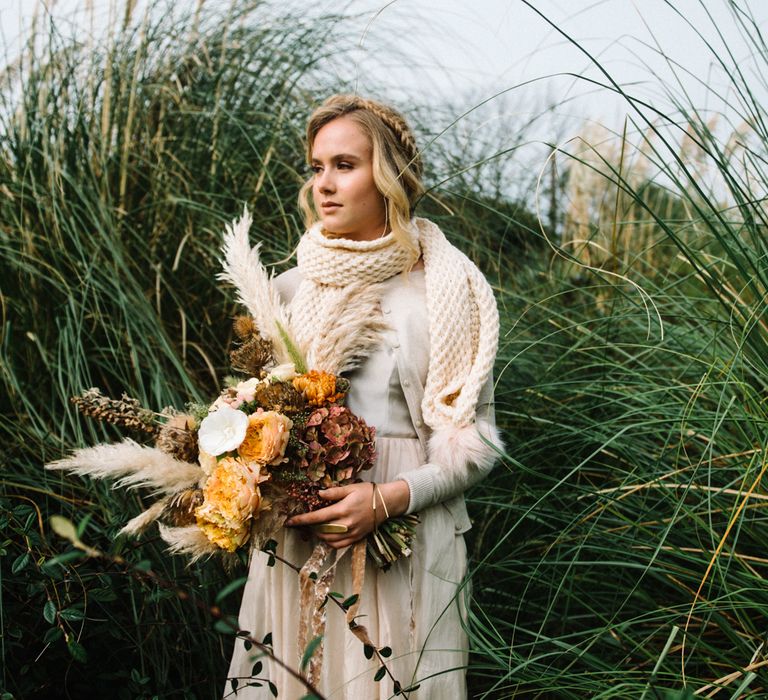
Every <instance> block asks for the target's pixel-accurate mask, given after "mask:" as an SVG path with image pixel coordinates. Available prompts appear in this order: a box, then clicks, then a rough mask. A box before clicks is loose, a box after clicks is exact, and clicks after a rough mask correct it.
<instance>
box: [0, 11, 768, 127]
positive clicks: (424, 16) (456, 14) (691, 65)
mask: <svg viewBox="0 0 768 700" xmlns="http://www.w3.org/2000/svg"><path fill="white" fill-rule="evenodd" d="M110 1H112V2H113V1H114V0H86V1H83V0H58V2H41V1H40V0H38V1H37V2H35V0H0V29H1V30H2V34H1V35H0V42H3V43H4V44H5V49H6V51H5V53H6V54H7V53H8V51H10V52H12V51H13V48H14V47H15V46H17V45H18V37H19V36H20V35H24V33H25V30H24V28H25V27H26V26H28V25H29V22H30V19H31V16H32V14H33V12H34V11H35V8H37V11H38V12H40V11H41V10H44V8H48V11H50V12H52V13H53V14H54V15H56V16H60V17H66V16H71V15H72V13H73V11H75V10H76V9H77V8H80V11H81V12H82V10H83V8H84V7H88V6H90V5H91V4H93V5H94V7H95V8H96V10H97V16H101V17H103V18H104V19H106V15H107V13H108V8H109V5H110ZM227 1H228V0H218V4H221V5H224V4H226V2H227ZM145 2H146V0H145ZM185 2H186V3H187V4H188V5H189V6H194V5H196V3H197V0H177V3H176V4H177V5H181V4H184V3H185ZM290 3H291V0H286V2H283V3H281V4H282V5H285V4H290ZM141 4H142V2H141V0H139V6H141ZM206 4H208V5H215V4H217V0H207V3H206ZM299 4H300V6H303V7H306V8H307V11H308V12H323V11H328V10H333V11H337V10H338V9H339V7H346V9H347V11H348V12H349V13H350V14H352V15H356V19H355V20H353V21H350V22H349V23H348V24H347V25H345V37H344V39H345V40H346V41H352V42H354V43H356V44H358V45H360V46H361V50H360V51H358V52H356V53H354V54H353V55H354V56H355V60H354V61H352V62H350V63H348V64H347V65H345V66H343V67H341V68H340V67H336V70H337V71H338V72H339V75H340V77H341V78H343V79H344V80H347V81H349V82H350V83H352V84H354V85H357V86H358V87H359V88H360V89H365V88H367V87H368V86H369V85H371V86H372V85H380V84H381V83H382V82H384V83H388V84H389V89H390V90H391V91H392V92H400V93H401V94H402V95H403V96H404V97H405V96H408V95H418V96H420V97H426V98H427V99H434V100H440V99H444V98H449V99H450V100H452V101H455V103H456V104H457V105H461V104H466V105H468V106H470V105H472V104H476V103H477V102H479V101H482V100H486V99H489V98H492V97H493V95H495V94H497V93H503V94H504V95H505V96H506V98H505V99H506V102H507V103H518V106H519V108H521V109H524V105H525V104H527V105H529V106H531V107H532V108H533V107H534V105H535V104H536V103H537V102H540V101H541V100H551V101H554V102H557V103H559V104H560V108H559V109H560V112H561V113H562V114H565V115H568V114H573V115H575V116H579V117H583V118H588V119H592V118H594V119H598V120H605V119H608V120H618V119H620V117H621V115H622V113H623V111H626V105H625V104H624V103H623V101H622V100H621V99H618V98H615V97H613V96H612V95H611V93H610V91H608V90H601V89H597V88H595V87H593V86H590V85H589V84H588V83H586V82H585V81H583V80H578V79H575V78H572V77H566V76H563V74H566V73H578V74H583V75H586V76H589V77H593V78H596V79H599V80H601V81H602V82H604V80H605V79H604V77H603V76H601V75H600V73H599V72H598V71H597V70H596V69H595V67H594V65H593V62H592V61H591V60H590V58H589V57H588V56H587V55H585V53H584V52H583V51H581V50H580V49H579V48H577V47H575V46H574V45H573V44H572V43H571V42H569V41H568V39H567V38H566V37H564V36H563V35H562V34H561V33H560V32H558V31H557V30H555V29H554V28H553V27H552V26H551V25H550V24H549V23H548V21H547V19H549V20H550V21H552V22H553V23H554V24H556V25H557V27H558V28H559V29H561V30H562V31H563V32H565V33H567V34H569V35H570V36H571V37H573V38H574V39H575V40H577V41H578V42H580V43H581V44H582V46H583V48H584V49H585V50H587V51H589V52H590V53H591V54H592V55H593V56H594V57H595V58H597V59H598V60H599V61H600V62H601V63H602V64H603V65H604V66H605V67H606V68H607V69H608V70H609V71H610V72H611V73H613V74H614V75H615V76H616V77H617V79H618V80H620V82H622V84H625V85H631V86H632V90H633V91H635V92H637V93H638V94H640V95H642V96H646V97H648V96H650V97H653V98H654V99H659V98H660V90H659V89H658V87H656V86H657V85H658V82H659V81H658V79H657V78H655V77H654V76H653V75H652V72H651V71H655V72H657V73H659V74H661V75H664V76H665V77H666V81H667V83H668V84H673V83H674V80H672V79H670V78H669V76H670V70H669V67H668V65H665V63H666V62H665V60H664V59H663V58H661V57H660V56H659V54H658V50H659V49H661V51H663V53H664V54H665V55H666V56H667V57H668V58H671V59H672V60H673V61H676V62H678V63H679V69H678V72H679V73H680V74H681V75H682V76H683V79H684V84H685V87H686V89H687V90H689V91H691V94H692V95H693V96H694V97H695V99H696V100H697V101H698V104H699V106H701V107H702V108H704V107H707V106H708V105H707V102H708V101H709V102H711V101H712V96H711V95H707V90H706V89H704V88H703V87H702V86H701V85H700V84H699V80H700V79H703V80H710V81H714V82H715V84H717V82H718V80H719V78H718V76H717V75H716V72H713V68H712V64H713V53H712V51H711V50H709V49H707V48H706V46H705V44H704V42H703V40H702V38H700V37H698V36H697V35H696V32H695V31H694V30H693V29H692V28H691V27H689V26H688V25H687V22H688V21H690V22H691V23H692V24H693V26H695V27H696V28H697V30H698V31H699V32H701V33H702V34H704V36H705V38H706V39H708V40H710V41H713V42H714V43H715V48H716V49H718V48H720V47H721V45H722V43H723V42H722V41H721V40H720V39H718V37H717V31H718V30H720V31H721V32H722V33H723V38H724V40H725V42H726V43H727V44H728V46H729V47H731V48H732V50H733V51H734V53H735V55H736V56H739V54H744V55H747V54H748V53H749V48H748V47H747V46H746V45H745V44H744V42H743V40H742V39H741V37H740V36H739V33H738V31H737V30H736V26H735V23H734V21H733V19H732V15H731V11H730V10H729V9H728V3H727V2H726V1H725V0H674V2H667V1H665V0H642V2H635V1H633V0H530V2H529V3H526V2H523V0H347V3H346V5H344V4H342V5H338V4H334V5H330V4H328V3H322V2H320V3H314V4H312V3H308V2H306V0H301V2H300V3H299ZM741 5H742V6H743V7H744V8H746V9H747V11H748V12H750V13H752V14H753V15H754V18H755V20H756V21H757V23H758V24H759V25H761V26H762V27H763V29H764V30H765V29H768V1H766V0H741ZM673 8H676V9H677V11H675V9H673ZM537 10H538V13H537ZM99 13H100V15H99ZM539 13H541V14H539ZM707 14H710V15H711V17H708V16H707ZM542 15H543V16H542ZM86 24H87V23H85V22H82V21H81V22H78V23H77V25H76V26H77V27H78V29H77V31H78V34H81V33H82V32H83V31H84V27H85V26H86ZM657 45H658V46H657ZM557 75H561V76H563V77H559V78H558V77H554V76H557ZM529 81H530V84H528V83H529ZM712 106H713V108H716V107H717V105H712Z"/></svg>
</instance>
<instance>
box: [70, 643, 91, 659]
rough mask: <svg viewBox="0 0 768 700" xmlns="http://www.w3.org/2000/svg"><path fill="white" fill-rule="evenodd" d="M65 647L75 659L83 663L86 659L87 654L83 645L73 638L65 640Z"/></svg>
mask: <svg viewBox="0 0 768 700" xmlns="http://www.w3.org/2000/svg"><path fill="white" fill-rule="evenodd" d="M67 648H68V649H69V654H70V656H71V657H72V658H73V659H74V660H75V661H79V662H80V663H82V664H84V663H85V662H86V661H87V660H88V654H87V652H86V651H85V647H84V646H83V645H82V644H80V643H79V642H76V641H75V640H74V639H70V640H69V642H67Z"/></svg>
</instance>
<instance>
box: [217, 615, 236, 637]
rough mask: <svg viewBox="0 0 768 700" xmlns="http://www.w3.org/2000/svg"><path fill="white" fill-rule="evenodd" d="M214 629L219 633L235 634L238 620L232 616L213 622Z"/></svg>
mask: <svg viewBox="0 0 768 700" xmlns="http://www.w3.org/2000/svg"><path fill="white" fill-rule="evenodd" d="M213 629H214V630H216V632H218V633H219V634H235V632H237V622H236V621H235V620H233V619H231V618H222V619H221V620H216V622H214V623H213Z"/></svg>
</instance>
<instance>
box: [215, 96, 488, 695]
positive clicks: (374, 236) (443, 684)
mask: <svg viewBox="0 0 768 700" xmlns="http://www.w3.org/2000/svg"><path fill="white" fill-rule="evenodd" d="M307 157H308V161H309V163H310V165H311V167H312V170H313V173H314V174H313V175H312V177H311V178H310V180H309V181H308V182H307V183H306V184H305V185H304V187H303V188H302V190H301V193H300V195H299V204H300V206H301V208H302V210H303V212H304V214H305V223H306V225H307V229H308V230H307V233H306V234H305V235H304V236H303V237H302V240H301V242H300V243H299V247H298V250H297V258H298V266H297V267H296V268H294V269H292V270H289V271H288V272H286V273H284V274H283V275H281V276H279V277H278V278H277V279H276V284H277V286H278V289H279V292H280V294H281V297H282V298H283V300H284V302H286V303H287V304H288V305H289V311H290V314H291V320H292V326H293V327H294V329H302V330H301V333H300V335H302V336H303V337H299V338H298V340H299V342H300V343H301V344H302V345H303V347H304V349H305V351H306V352H307V355H308V358H309V363H308V364H309V366H313V358H314V359H315V360H316V359H317V358H316V356H314V355H313V352H314V351H315V350H316V349H317V347H318V345H317V343H318V339H319V338H323V337H325V338H326V339H327V334H328V333H339V335H341V336H347V337H349V335H350V334H351V335H352V336H355V322H356V321H355V320H356V319H358V320H359V323H360V324H367V325H366V328H369V329H370V327H371V320H372V319H373V320H375V321H380V322H381V323H380V324H379V328H380V330H379V333H378V336H377V337H376V338H375V342H373V343H370V344H369V345H368V346H367V347H366V346H365V344H364V343H361V347H360V348H359V353H358V355H360V357H359V358H358V360H359V362H358V366H357V368H356V369H354V370H353V371H351V372H350V373H349V374H348V377H349V379H350V380H351V383H352V384H351V390H350V392H349V394H348V397H347V402H346V403H347V405H348V406H349V408H350V409H351V410H352V411H353V412H354V413H356V414H357V415H359V416H361V417H362V418H364V419H365V420H366V422H367V423H368V424H369V425H373V426H375V428H376V450H377V461H376V465H375V467H374V468H373V469H372V470H370V471H369V472H365V473H364V474H365V478H366V479H367V480H369V481H370V482H375V484H376V486H372V485H371V483H356V484H352V485H350V486H344V487H338V488H330V489H327V490H325V491H323V492H321V496H322V498H324V499H326V500H328V503H329V505H328V506H327V507H325V508H321V509H319V510H316V511H314V512H311V513H307V514H304V515H298V516H295V517H293V518H292V519H291V520H290V521H288V523H287V525H288V526H289V527H288V528H286V529H285V530H284V531H283V533H282V539H281V540H280V542H279V547H278V554H279V555H280V556H281V557H282V558H284V559H286V560H288V561H290V562H293V563H295V564H298V565H301V564H303V563H304V562H305V561H306V559H307V557H308V556H309V555H310V553H311V551H312V548H313V546H314V544H316V542H317V539H319V540H322V541H325V542H326V543H328V544H329V545H330V546H331V547H333V548H335V549H336V550H337V552H339V553H340V552H342V551H345V550H344V549H343V548H345V547H347V545H351V544H353V543H354V542H356V541H358V540H360V539H361V538H364V537H365V536H366V535H368V533H370V532H371V531H372V530H373V529H374V527H376V525H377V524H379V523H380V522H381V521H382V520H383V519H384V518H386V517H387V516H389V517H395V516H398V515H401V514H403V513H412V512H416V513H418V514H419V517H420V519H421V522H420V524H419V526H418V528H417V534H416V536H415V540H414V544H413V548H412V549H413V552H412V555H411V556H410V557H409V558H404V559H400V560H399V561H398V562H396V563H395V565H394V566H393V567H392V568H391V569H390V570H389V571H386V572H383V571H380V570H378V569H376V567H375V566H373V565H372V564H370V563H369V564H368V565H367V566H366V572H365V582H364V587H363V590H362V593H361V596H360V608H359V611H358V613H359V616H360V618H359V621H360V623H361V624H363V625H364V626H365V627H366V629H367V631H368V634H369V636H370V639H371V640H372V641H373V642H374V644H375V645H377V646H378V647H385V646H388V647H390V648H391V649H392V652H393V653H392V656H391V657H390V658H389V659H388V660H387V666H388V667H389V669H390V670H391V672H392V675H393V676H394V678H396V679H397V680H398V681H399V682H400V683H401V684H402V687H404V688H405V687H408V686H411V685H413V684H416V683H419V684H420V687H419V689H418V690H417V691H414V692H412V693H409V697H410V698H412V699H414V700H415V699H416V698H419V699H422V700H423V699H424V698H451V699H453V698H460V697H465V696H466V683H465V669H466V664H467V654H468V643H467V635H466V633H465V631H464V629H463V626H462V620H463V618H464V616H465V608H464V599H463V594H464V592H463V589H462V587H461V585H460V584H461V582H462V579H463V577H464V575H465V573H466V548H465V544H464V537H463V533H464V532H465V531H466V530H468V529H469V527H470V524H469V520H468V517H467V512H466V508H465V505H464V497H463V492H464V491H465V490H466V489H467V487H468V486H470V485H471V484H472V483H474V482H476V481H478V480H479V479H480V478H482V477H483V476H484V475H485V473H487V472H488V471H489V470H490V468H491V467H492V465H493V463H494V461H495V457H496V454H497V451H498V449H499V448H500V446H501V443H500V440H499V437H498V434H497V433H496V430H495V427H494V422H493V412H492V408H491V395H492V380H491V369H492V365H493V360H494V357H495V353H496V348H497V344H498V313H497V310H496V305H495V302H494V299H493V294H492V292H491V290H490V287H489V285H488V284H487V282H486V281H485V279H484V278H483V277H482V274H481V273H480V272H479V271H478V270H477V268H476V267H475V266H474V265H473V264H472V263H471V262H470V261H469V260H468V259H467V258H466V257H465V256H464V255H463V254H462V253H460V252H459V251H458V250H457V249H456V248H454V247H453V246H452V245H451V244H450V243H448V241H447V240H446V239H445V237H444V236H443V234H442V233H441V232H440V230H439V229H438V228H437V226H435V225H434V224H433V223H431V222H430V221H428V220H426V219H420V218H414V217H413V208H414V205H415V203H416V201H417V199H418V197H419V196H420V195H421V194H422V192H423V188H422V185H421V182H420V175H421V163H420V158H419V153H418V151H417V149H416V145H415V139H414V137H413V133H412V132H411V130H410V128H409V127H408V125H407V124H406V122H405V121H404V120H403V118H402V117H401V116H400V115H399V114H398V113H397V112H396V111H394V110H393V109H391V108H389V107H387V106H385V105H383V104H381V103H378V102H375V101H373V100H367V99H363V98H360V97H357V96H352V95H334V96H332V97H330V98H329V99H328V100H326V101H325V103H323V104H322V105H321V106H320V107H319V108H318V109H317V110H315V112H314V113H313V114H312V115H311V117H310V120H309V123H308V126H307ZM342 319H343V323H344V324H349V325H348V326H344V327H343V328H339V326H340V324H342ZM374 325H375V324H374ZM361 327H362V325H361ZM297 332H298V331H297ZM359 334H360V335H361V336H362V335H365V334H364V333H362V332H360V333H359ZM369 335H370V334H369ZM325 346H327V343H325ZM374 505H376V506H377V507H376V508H375V509H374ZM328 524H333V527H330V528H328V527H327V526H328ZM309 526H311V527H312V528H313V529H312V532H313V534H312V536H311V537H310V538H309V539H308V538H307V536H306V533H307V532H308V529H307V528H308V527H309ZM324 526H325V527H324ZM323 530H337V532H323ZM315 538H317V539H315ZM347 551H348V550H347ZM332 590H334V591H339V592H342V593H345V594H346V595H349V593H350V592H351V590H352V580H351V572H350V570H349V566H348V562H346V563H345V561H344V560H343V559H342V560H341V561H340V563H339V564H338V565H337V567H336V572H335V579H334V581H333V586H332ZM299 599H300V596H299V583H298V577H297V575H296V573H295V572H294V571H292V570H291V569H290V568H288V567H286V566H283V565H281V564H279V563H278V564H277V565H276V566H274V567H268V566H267V555H265V554H264V553H262V552H254V553H253V555H252V561H251V566H250V574H249V578H248V582H247V584H246V587H245V590H244V592H243V602H242V607H241V610H240V617H239V624H240V627H241V629H243V630H248V631H249V632H250V633H251V634H252V636H254V637H256V638H259V639H260V638H262V637H263V636H264V635H266V634H267V633H271V635H272V644H273V648H274V652H275V654H276V656H277V657H278V658H280V659H282V660H283V661H285V662H287V663H288V664H290V665H292V666H294V667H296V666H297V665H298V658H297V657H298V656H299V655H300V650H297V644H296V639H297V630H298V627H299V617H300V610H299V607H300V606H299ZM328 607H332V606H328ZM326 613H327V622H326V627H325V631H324V637H323V647H324V649H323V656H322V667H321V672H320V682H319V688H318V689H319V690H320V691H321V692H322V693H323V694H324V695H325V696H326V697H328V698H354V699H355V700H367V699H368V698H387V697H390V696H391V695H392V694H393V683H392V681H391V679H390V678H388V677H385V678H384V679H383V680H381V681H380V682H379V683H377V682H375V681H374V680H373V676H374V675H375V673H376V671H377V670H378V669H379V666H380V663H379V662H378V661H377V659H376V657H373V658H372V659H368V658H366V655H365V654H364V653H363V647H362V644H361V643H360V641H359V640H358V639H357V638H356V637H355V636H354V635H353V634H352V633H351V632H350V630H349V629H348V627H347V624H346V621H345V619H344V616H343V615H342V614H341V611H339V610H337V609H330V610H327V611H326ZM252 657H253V651H248V650H247V649H246V645H245V644H243V642H242V641H240V640H238V641H237V642H236V646H235V651H234V654H233V658H232V663H231V666H230V670H229V678H230V679H238V685H239V690H238V692H237V697H238V698H241V697H247V698H251V697H271V695H270V693H269V690H268V688H267V687H266V684H264V686H262V687H260V688H258V687H254V686H251V687H244V686H245V684H246V683H248V676H250V674H251V670H252V667H253V660H252ZM265 669H266V673H264V672H261V673H260V674H257V675H259V677H262V678H263V677H265V676H266V677H268V678H269V679H270V680H271V681H273V682H274V683H275V685H277V687H278V690H279V693H280V697H286V698H299V697H302V696H303V695H304V694H305V692H306V689H305V688H303V687H302V686H301V684H299V683H297V681H296V680H295V679H294V678H292V677H291V676H290V675H289V674H287V673H285V671H284V670H282V669H281V668H280V667H279V666H277V665H275V664H272V663H268V664H265ZM228 693H231V685H230V684H229V683H228V685H227V691H226V692H225V695H226V694H228Z"/></svg>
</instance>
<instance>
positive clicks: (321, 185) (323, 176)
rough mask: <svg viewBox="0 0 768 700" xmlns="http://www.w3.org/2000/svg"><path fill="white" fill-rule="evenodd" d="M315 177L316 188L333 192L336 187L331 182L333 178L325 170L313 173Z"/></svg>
mask: <svg viewBox="0 0 768 700" xmlns="http://www.w3.org/2000/svg"><path fill="white" fill-rule="evenodd" d="M315 179H316V181H317V189H318V190H320V191H321V192H333V191H334V190H335V189H336V188H335V186H334V184H333V178H332V177H331V175H330V174H329V173H328V171H327V170H323V171H322V172H319V173H315Z"/></svg>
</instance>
